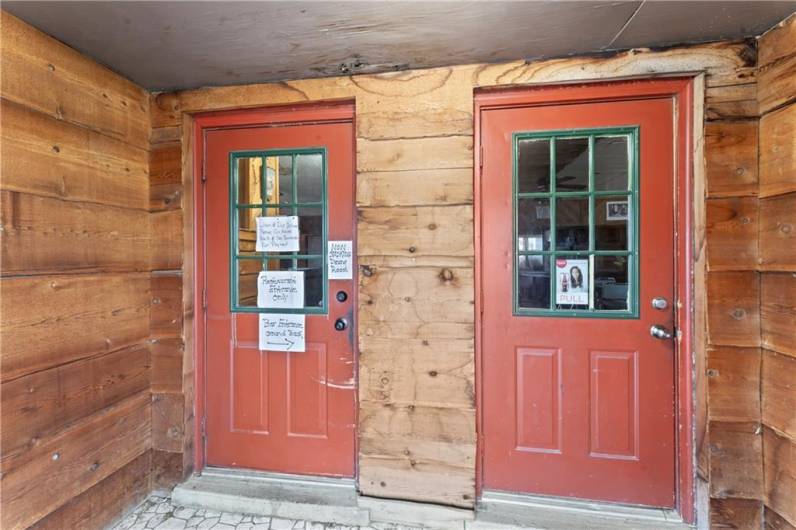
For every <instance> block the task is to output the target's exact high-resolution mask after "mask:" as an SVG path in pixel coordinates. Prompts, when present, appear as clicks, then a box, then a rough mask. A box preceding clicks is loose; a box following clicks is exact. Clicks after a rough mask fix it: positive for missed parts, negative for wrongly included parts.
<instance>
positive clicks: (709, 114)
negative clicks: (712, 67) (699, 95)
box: [705, 76, 758, 121]
mask: <svg viewBox="0 0 796 530" xmlns="http://www.w3.org/2000/svg"><path fill="white" fill-rule="evenodd" d="M749 80H750V81H754V78H752V77H751V76H750V79H749ZM757 115H758V105H757V83H754V82H752V83H745V84H741V85H725V86H714V87H709V88H708V89H707V90H706V91H705V118H706V119H707V120H710V121H713V120H739V119H747V118H754V117H756V116H757Z"/></svg>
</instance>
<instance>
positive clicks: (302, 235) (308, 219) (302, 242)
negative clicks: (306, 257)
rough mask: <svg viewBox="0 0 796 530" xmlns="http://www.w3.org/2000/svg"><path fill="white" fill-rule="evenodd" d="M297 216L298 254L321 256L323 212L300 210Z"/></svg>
mask: <svg viewBox="0 0 796 530" xmlns="http://www.w3.org/2000/svg"><path fill="white" fill-rule="evenodd" d="M298 214H299V253H300V254H323V210H322V209H321V208H301V209H300V210H299V211H298Z"/></svg>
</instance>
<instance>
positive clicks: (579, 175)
mask: <svg viewBox="0 0 796 530" xmlns="http://www.w3.org/2000/svg"><path fill="white" fill-rule="evenodd" d="M555 146H556V191H585V190H587V189H588V188H589V139H588V138H556V141H555Z"/></svg>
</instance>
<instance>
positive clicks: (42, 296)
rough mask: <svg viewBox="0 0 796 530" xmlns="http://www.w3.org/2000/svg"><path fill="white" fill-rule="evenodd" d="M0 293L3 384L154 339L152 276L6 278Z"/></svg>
mask: <svg viewBox="0 0 796 530" xmlns="http://www.w3.org/2000/svg"><path fill="white" fill-rule="evenodd" d="M0 288H1V289H2V296H0V310H1V311H2V314H3V318H2V321H0V342H2V344H3V348H2V352H0V361H1V362H2V379H3V381H8V380H10V379H14V378H17V377H20V376H23V375H26V374H30V373H32V372H35V371H39V370H45V369H47V368H51V367H53V366H57V365H60V364H64V363H67V362H70V361H76V360H78V359H83V358H87V357H91V356H93V355H96V354H98V353H103V352H111V351H115V350H118V349H120V348H124V347H125V346H130V345H134V344H141V343H142V342H143V341H145V340H146V338H147V337H148V336H149V277H148V275H147V274H107V275H98V276H84V275H78V276H65V275H58V276H42V277H24V278H3V279H2V280H0ZM77 308H82V310H79V311H78V310H76V309H77ZM53 337H57V340H53Z"/></svg>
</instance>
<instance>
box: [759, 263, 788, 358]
mask: <svg viewBox="0 0 796 530" xmlns="http://www.w3.org/2000/svg"><path fill="white" fill-rule="evenodd" d="M760 328H761V333H762V343H763V347H764V348H766V349H769V350H773V351H776V352H779V353H784V354H787V355H790V356H791V357H796V274H794V273H774V272H764V273H763V274H761V275H760Z"/></svg>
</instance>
